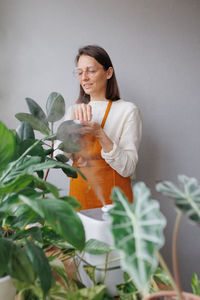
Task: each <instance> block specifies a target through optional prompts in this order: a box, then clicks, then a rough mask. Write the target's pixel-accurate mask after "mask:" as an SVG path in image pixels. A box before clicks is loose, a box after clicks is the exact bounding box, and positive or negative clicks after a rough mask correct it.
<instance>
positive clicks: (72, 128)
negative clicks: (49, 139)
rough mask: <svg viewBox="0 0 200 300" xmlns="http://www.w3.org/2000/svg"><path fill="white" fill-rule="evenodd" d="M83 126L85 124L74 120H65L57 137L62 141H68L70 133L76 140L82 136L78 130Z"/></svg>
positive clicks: (59, 128) (58, 130)
mask: <svg viewBox="0 0 200 300" xmlns="http://www.w3.org/2000/svg"><path fill="white" fill-rule="evenodd" d="M81 127H83V125H80V124H77V123H75V122H74V121H73V120H67V121H64V122H62V123H61V124H60V126H59V127H58V129H57V133H56V137H57V139H58V140H60V141H66V140H67V139H68V137H69V135H71V138H72V139H73V140H74V141H76V140H77V139H78V138H79V137H80V134H79V133H78V130H79V129H80V128H81Z"/></svg>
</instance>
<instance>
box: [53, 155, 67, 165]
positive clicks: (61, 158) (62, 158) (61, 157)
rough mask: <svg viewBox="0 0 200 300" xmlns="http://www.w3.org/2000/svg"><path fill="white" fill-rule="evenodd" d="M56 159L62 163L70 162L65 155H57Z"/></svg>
mask: <svg viewBox="0 0 200 300" xmlns="http://www.w3.org/2000/svg"><path fill="white" fill-rule="evenodd" d="M55 158H56V159H57V160H58V161H60V162H62V163H66V162H68V160H69V158H67V157H66V156H65V155H64V154H57V155H56V156H55Z"/></svg>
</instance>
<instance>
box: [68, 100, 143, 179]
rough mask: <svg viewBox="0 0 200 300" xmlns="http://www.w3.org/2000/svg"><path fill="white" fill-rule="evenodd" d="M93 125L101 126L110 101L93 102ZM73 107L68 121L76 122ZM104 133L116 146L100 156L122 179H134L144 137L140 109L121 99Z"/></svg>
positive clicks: (113, 108) (112, 111)
mask: <svg viewBox="0 0 200 300" xmlns="http://www.w3.org/2000/svg"><path fill="white" fill-rule="evenodd" d="M89 104H90V105H91V107H92V121H93V122H97V123H99V124H101V122H102V119H103V116H104V114H105V111H106V107H107V105H108V102H107V101H90V103H89ZM74 106H75V105H73V106H70V107H69V109H68V110H67V113H66V115H65V120H71V119H72V118H73V109H74ZM104 131H105V133H106V134H107V136H108V137H109V138H110V139H111V141H112V142H113V143H114V147H113V149H112V150H111V151H110V152H108V153H105V152H104V151H103V150H101V156H102V158H103V159H105V161H106V162H107V163H108V164H109V165H110V166H111V167H112V168H113V169H114V170H116V171H117V172H118V173H119V174H120V175H122V176H123V177H128V176H130V177H131V178H132V179H133V178H135V168H136V164H137V161H138V148H139V144H140V140H141V135H142V121H141V115H140V111H139V109H138V108H137V107H136V106H135V104H133V103H132V102H127V101H124V100H122V99H120V100H118V101H113V102H112V106H111V109H110V112H109V114H108V117H107V120H106V123H105V125H104Z"/></svg>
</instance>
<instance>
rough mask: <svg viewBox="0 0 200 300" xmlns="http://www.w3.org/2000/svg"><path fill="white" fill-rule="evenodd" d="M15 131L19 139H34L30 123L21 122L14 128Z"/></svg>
mask: <svg viewBox="0 0 200 300" xmlns="http://www.w3.org/2000/svg"><path fill="white" fill-rule="evenodd" d="M16 132H17V134H18V136H19V138H20V140H21V141H24V140H27V139H33V140H34V139H35V134H34V131H33V128H32V127H31V125H30V124H29V123H27V122H22V123H21V124H20V125H19V126H18V127H17V129H16Z"/></svg>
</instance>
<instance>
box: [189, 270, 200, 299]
mask: <svg viewBox="0 0 200 300" xmlns="http://www.w3.org/2000/svg"><path fill="white" fill-rule="evenodd" d="M191 286H192V290H193V293H194V295H198V296H200V279H199V278H198V275H197V274H196V273H194V274H193V275H192V280H191Z"/></svg>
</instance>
